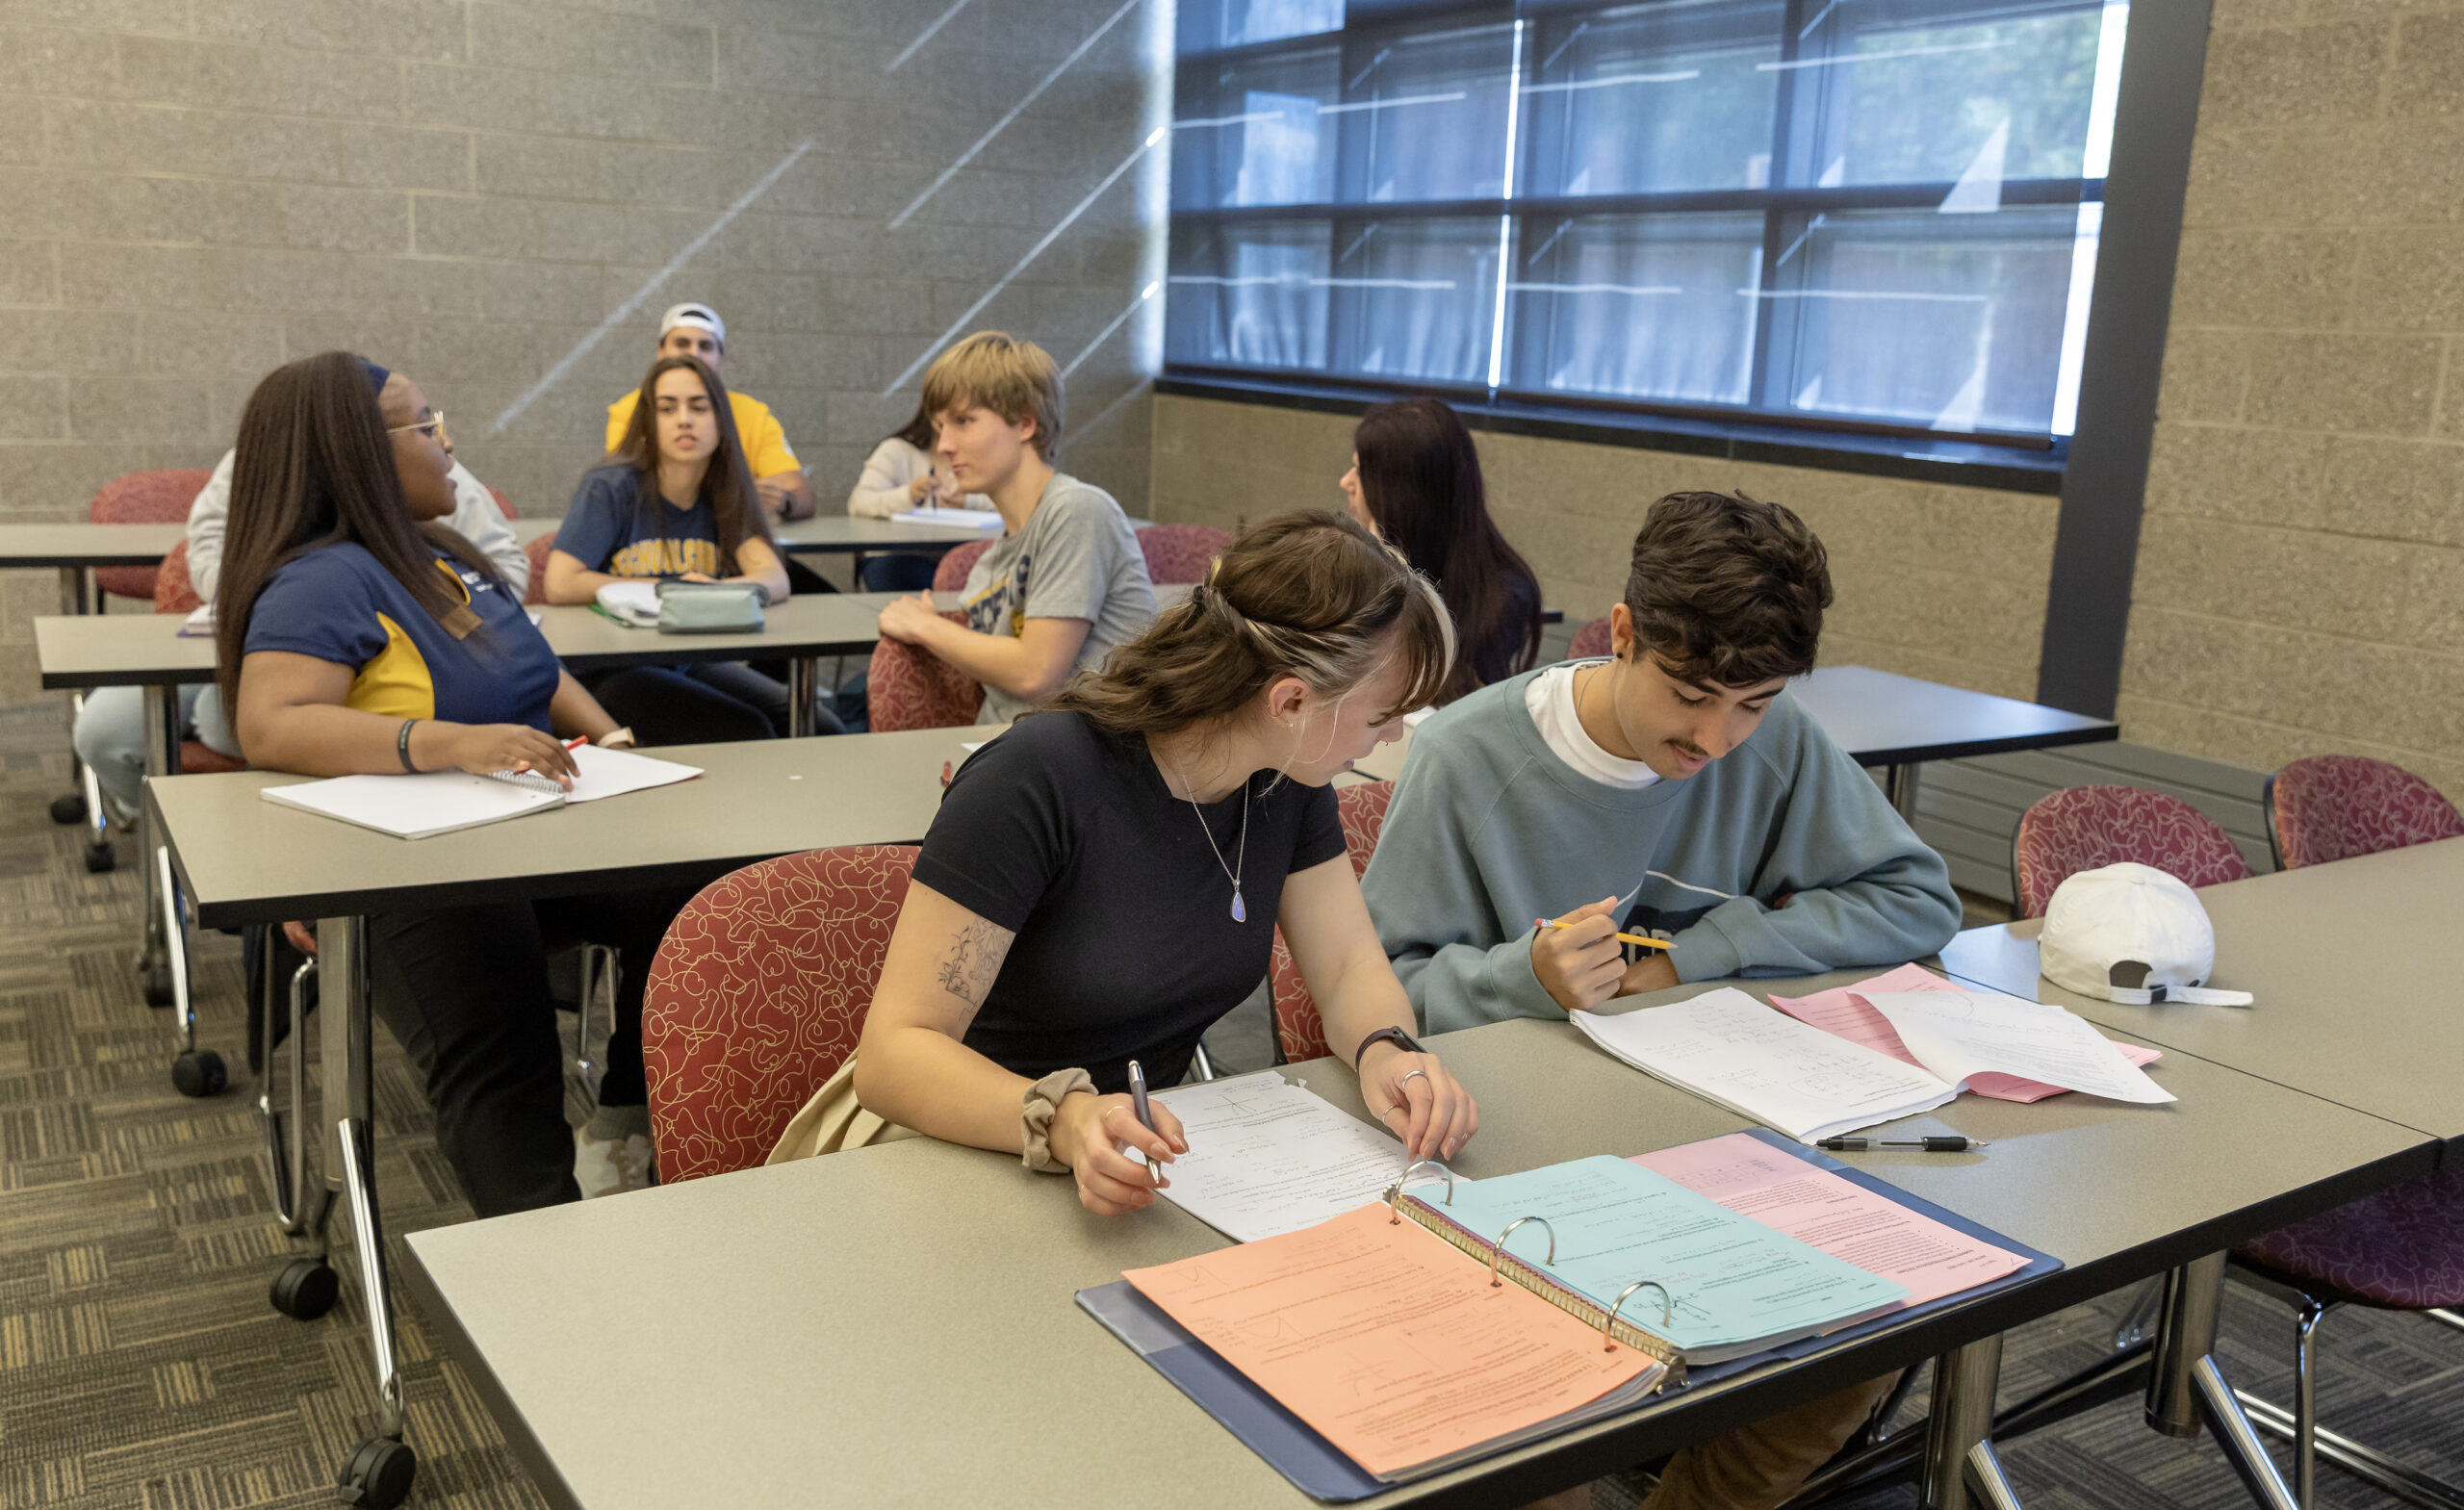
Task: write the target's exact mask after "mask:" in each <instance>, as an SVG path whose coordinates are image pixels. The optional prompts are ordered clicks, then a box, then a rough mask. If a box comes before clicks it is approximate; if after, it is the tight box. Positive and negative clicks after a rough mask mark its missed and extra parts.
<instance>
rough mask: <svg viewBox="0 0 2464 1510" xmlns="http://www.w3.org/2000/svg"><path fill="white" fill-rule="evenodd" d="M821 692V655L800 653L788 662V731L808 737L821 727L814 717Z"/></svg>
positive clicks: (794, 734)
mask: <svg viewBox="0 0 2464 1510" xmlns="http://www.w3.org/2000/svg"><path fill="white" fill-rule="evenodd" d="M820 692H821V657H820V656H818V655H798V656H796V657H795V658H794V659H792V660H790V661H788V662H787V732H788V733H789V734H791V735H793V736H794V737H796V738H798V739H806V738H809V737H811V735H812V734H813V733H814V732H815V731H816V730H817V729H819V727H820V726H819V723H818V721H817V720H815V719H814V717H813V711H814V707H813V704H814V702H815V700H816V699H817V698H818V697H819V696H820Z"/></svg>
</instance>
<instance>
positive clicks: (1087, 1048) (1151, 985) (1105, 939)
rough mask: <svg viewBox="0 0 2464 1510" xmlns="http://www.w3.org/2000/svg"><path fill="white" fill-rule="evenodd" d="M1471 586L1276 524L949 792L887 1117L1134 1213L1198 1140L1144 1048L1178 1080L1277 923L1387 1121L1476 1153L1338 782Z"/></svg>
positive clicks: (902, 970) (918, 909)
mask: <svg viewBox="0 0 2464 1510" xmlns="http://www.w3.org/2000/svg"><path fill="white" fill-rule="evenodd" d="M1453 649H1454V646H1453V631H1452V629H1451V627H1450V625H1449V623H1448V620H1447V616H1446V607H1445V604H1444V603H1443V602H1442V601H1440V600H1439V599H1438V597H1437V594H1436V591H1435V590H1434V589H1433V588H1431V587H1430V585H1429V584H1428V582H1427V581H1426V580H1425V579H1424V578H1422V577H1420V576H1417V575H1415V574H1414V573H1413V572H1412V570H1411V568H1410V567H1409V566H1407V565H1405V564H1404V562H1403V560H1402V558H1401V557H1400V556H1399V555H1398V554H1397V553H1396V552H1394V551H1393V550H1389V549H1387V548H1386V547H1384V546H1382V545H1380V544H1379V543H1378V542H1377V540H1376V539H1375V537H1373V535H1371V534H1370V533H1369V531H1367V530H1366V529H1363V528H1361V527H1360V526H1359V525H1356V524H1354V523H1352V522H1351V521H1350V520H1348V519H1345V518H1343V517H1342V516H1340V515H1336V514H1330V513H1311V514H1291V515H1285V516H1283V517H1281V518H1278V519H1274V520H1270V521H1269V522H1268V523H1266V524H1264V525H1259V526H1258V527H1257V528H1256V529H1253V530H1251V531H1250V532H1249V533H1248V534H1247V535H1245V536H1244V537H1243V538H1242V539H1241V540H1240V541H1239V542H1238V543H1237V544H1235V545H1234V546H1233V548H1232V549H1231V550H1228V551H1226V552H1225V553H1224V555H1223V557H1222V558H1221V560H1220V561H1219V563H1218V564H1217V567H1216V570H1215V573H1214V575H1213V576H1211V577H1210V578H1209V579H1208V580H1207V581H1206V582H1204V583H1202V584H1200V585H1199V586H1198V587H1197V588H1195V589H1194V590H1193V592H1192V593H1191V595H1190V599H1189V601H1188V602H1187V603H1186V604H1184V605H1182V606H1180V607H1177V608H1174V609H1172V610H1170V611H1169V612H1167V613H1165V614H1164V615H1163V616H1162V617H1161V618H1159V619H1157V620H1156V622H1155V624H1154V626H1153V627H1151V628H1149V629H1148V630H1147V631H1146V632H1145V633H1144V634H1143V635H1142V636H1140V637H1139V638H1138V639H1136V640H1134V641H1132V642H1130V643H1129V644H1127V645H1124V646H1122V647H1121V648H1120V649H1118V650H1117V651H1115V652H1114V653H1112V655H1111V657H1110V658H1109V659H1108V660H1107V661H1106V662H1105V665H1104V667H1103V669H1102V670H1101V671H1095V672H1088V673H1082V674H1081V675H1080V676H1079V677H1078V678H1076V679H1075V680H1074V681H1072V682H1071V683H1070V685H1069V686H1068V687H1067V688H1066V689H1065V691H1064V692H1063V693H1062V694H1061V696H1060V698H1059V699H1058V701H1057V702H1056V703H1055V704H1054V705H1053V710H1052V711H1049V712H1043V713H1038V714H1036V715H1034V716H1032V717H1029V718H1026V719H1022V720H1021V721H1019V723H1018V724H1017V725H1016V726H1015V727H1014V728H1013V729H1011V730H1010V731H1009V732H1008V733H1006V734H1004V735H1002V736H1001V737H1000V738H998V739H996V740H994V741H993V742H992V743H991V744H989V745H988V746H986V747H985V748H984V749H983V750H982V751H981V752H979V753H978V754H977V755H975V756H974V757H973V758H971V759H970V760H968V761H967V763H966V764H965V765H964V766H963V767H962V768H961V769H960V771H959V773H958V775H957V777H956V778H955V779H954V780H953V781H951V782H950V790H949V795H948V797H947V798H946V799H945V800H944V801H943V803H942V805H941V810H940V812H939V814H938V815H937V817H935V819H934V821H933V827H932V830H931V832H928V833H927V834H926V835H925V839H924V848H923V853H922V855H921V856H920V857H918V858H917V860H916V864H915V875H914V882H913V884H912V885H911V886H910V888H909V890H908V893H907V902H906V905H905V908H904V909H903V910H902V911H901V912H900V914H899V920H898V928H897V931H896V932H895V933H894V934H892V935H891V938H890V944H889V956H888V959H887V960H886V963H885V965H884V968H883V971H882V980H881V985H880V987H879V989H878V991H877V992H876V994H875V995H874V998H873V1005H872V1011H871V1014H870V1016H869V1017H868V1019H867V1020H866V1022H865V1025H864V1035H863V1039H862V1041H861V1043H860V1045H859V1047H858V1050H857V1057H856V1067H855V1069H854V1071H853V1079H854V1086H855V1091H856V1095H857V1097H858V1098H859V1099H860V1101H861V1103H862V1105H863V1107H864V1109H865V1110H867V1111H869V1112H871V1113H875V1114H877V1115H879V1116H881V1117H884V1118H886V1119H887V1120H889V1121H890V1122H893V1123H897V1124H903V1125H904V1126H906V1127H909V1128H911V1129H914V1130H915V1131H917V1132H921V1133H925V1134H929V1135H931V1136H933V1137H937V1138H944V1139H950V1140H951V1141H953V1142H963V1143H971V1144H973V1145H975V1146H977V1147H980V1148H992V1149H999V1150H1003V1151H1015V1152H1018V1153H1020V1154H1022V1155H1023V1156H1024V1158H1025V1161H1026V1163H1027V1164H1028V1166H1029V1167H1031V1168H1039V1169H1047V1170H1053V1171H1059V1170H1061V1169H1064V1168H1068V1169H1072V1170H1074V1171H1075V1173H1076V1176H1077V1182H1078V1198H1079V1199H1080V1200H1081V1201H1083V1202H1084V1203H1085V1204H1086V1206H1087V1207H1088V1209H1089V1210H1091V1211H1094V1212H1098V1213H1102V1214H1105V1215H1113V1214H1117V1213H1120V1212H1125V1211H1130V1210H1134V1209H1136V1208H1138V1207H1142V1206H1145V1205H1148V1204H1150V1203H1152V1202H1153V1200H1154V1198H1155V1186H1154V1183H1153V1181H1152V1179H1151V1178H1150V1176H1149V1174H1148V1172H1147V1170H1146V1169H1145V1168H1143V1167H1142V1166H1141V1165H1140V1164H1137V1163H1135V1162H1134V1161H1132V1160H1131V1159H1130V1158H1129V1157H1128V1156H1127V1155H1126V1154H1124V1153H1123V1152H1122V1148H1123V1146H1124V1145H1131V1146H1135V1147H1137V1148H1139V1149H1140V1150H1142V1152H1143V1153H1145V1154H1146V1155H1147V1156H1148V1157H1149V1158H1150V1159H1154V1160H1157V1161H1159V1162H1161V1163H1164V1164H1168V1163H1169V1162H1170V1161H1171V1159H1172V1157H1173V1155H1175V1154H1177V1153H1183V1152H1187V1151H1188V1147H1189V1143H1188V1140H1187V1139H1185V1138H1184V1137H1183V1136H1182V1131H1181V1126H1180V1123H1179V1122H1178V1121H1177V1120H1176V1119H1175V1118H1174V1117H1173V1116H1172V1114H1171V1113H1170V1112H1169V1111H1168V1110H1166V1109H1165V1108H1164V1107H1162V1106H1161V1105H1160V1104H1159V1105H1158V1106H1157V1107H1156V1108H1155V1121H1156V1128H1155V1130H1153V1131H1149V1130H1147V1129H1145V1128H1142V1127H1141V1126H1140V1125H1139V1122H1138V1119H1137V1116H1136V1114H1135V1113H1134V1112H1133V1111H1132V1110H1131V1106H1130V1099H1129V1097H1128V1096H1126V1095H1123V1094H1121V1093H1120V1092H1121V1091H1122V1090H1123V1088H1125V1085H1126V1076H1127V1064H1128V1062H1129V1061H1131V1060H1133V1059H1136V1060H1139V1061H1142V1067H1143V1069H1144V1070H1145V1072H1146V1074H1147V1076H1148V1078H1149V1080H1150V1082H1151V1083H1153V1084H1155V1085H1159V1086H1168V1085H1172V1084H1174V1083H1176V1082H1177V1081H1179V1079H1180V1078H1181V1075H1182V1073H1183V1071H1184V1069H1185V1068H1186V1067H1187V1065H1188V1063H1189V1061H1190V1056H1191V1050H1192V1048H1193V1045H1194V1044H1195V1043H1196V1042H1197V1039H1198V1036H1199V1035H1200V1034H1201V1033H1203V1032H1205V1031H1206V1029H1207V1028H1208V1027H1209V1026H1210V1025H1212V1024H1213V1023H1214V1022H1215V1020H1216V1019H1217V1018H1219V1017H1220V1016H1222V1015H1223V1014H1224V1013H1225V1012H1226V1011H1230V1010H1231V1009H1232V1008H1233V1007H1235V1006H1237V1005H1239V1003H1240V1002H1241V1000H1242V999H1243V998H1244V997H1245V996H1247V995H1248V994H1249V992H1250V991H1251V990H1252V989H1253V988H1254V987H1255V986H1256V985H1257V984H1258V982H1259V981H1260V980H1261V979H1262V978H1263V977H1264V976H1265V975H1266V972H1267V960H1268V956H1269V954H1270V952H1271V950H1272V947H1273V939H1274V930H1275V926H1276V924H1277V923H1278V922H1280V923H1281V925H1282V929H1283V935H1284V939H1285V941H1286V942H1287V943H1288V944H1289V945H1290V946H1291V949H1292V954H1293V958H1294V960H1296V961H1297V962H1298V964H1299V966H1300V973H1301V975H1302V977H1303V978H1304V979H1305V980H1306V981H1307V982H1308V985H1309V990H1310V993H1311V994H1312V995H1313V996H1314V997H1316V999H1317V1002H1318V1006H1319V1010H1320V1011H1321V1012H1322V1013H1323V1015H1324V1018H1325V1025H1326V1041H1327V1042H1328V1043H1330V1044H1332V1045H1333V1046H1334V1050H1335V1052H1336V1053H1337V1054H1338V1055H1340V1056H1342V1057H1343V1058H1344V1059H1345V1060H1347V1062H1351V1063H1353V1064H1354V1065H1355V1066H1356V1068H1357V1070H1358V1072H1359V1075H1360V1080H1361V1089H1362V1092H1363V1095H1364V1097H1365V1099H1366V1100H1367V1101H1368V1103H1369V1108H1370V1111H1371V1112H1372V1113H1375V1114H1376V1115H1378V1116H1379V1117H1380V1118H1381V1119H1383V1120H1384V1122H1385V1123H1386V1125H1387V1127H1388V1128H1389V1129H1390V1130H1392V1131H1393V1132H1395V1133H1396V1134H1398V1135H1399V1136H1400V1137H1401V1138H1402V1139H1404V1141H1405V1142H1406V1143H1408V1144H1409V1145H1410V1148H1411V1152H1412V1156H1413V1157H1414V1158H1416V1159H1418V1158H1451V1157H1452V1156H1453V1154H1454V1153H1455V1151H1456V1150H1457V1149H1459V1148H1461V1147H1462V1145H1463V1144H1464V1142H1465V1141H1466V1140H1468V1139H1470V1138H1471V1137H1472V1135H1473V1133H1474V1132H1475V1131H1476V1129H1477V1128H1478V1126H1479V1109H1478V1107H1477V1106H1476V1104H1475V1103H1474V1101H1473V1099H1472V1097H1471V1095H1470V1093H1469V1092H1467V1091H1465V1090H1464V1089H1463V1088H1462V1087H1461V1086H1460V1085H1458V1084H1456V1082H1455V1080H1454V1078H1453V1077H1452V1076H1451V1075H1450V1074H1449V1073H1448V1072H1447V1070H1446V1067H1445V1066H1444V1065H1442V1064H1440V1063H1439V1062H1438V1061H1437V1058H1436V1056H1435V1055H1432V1054H1429V1053H1426V1052H1425V1051H1423V1050H1422V1049H1421V1047H1420V1045H1419V1044H1417V1043H1416V1042H1414V1041H1413V1040H1412V1038H1411V1036H1410V1035H1411V1030H1412V1028H1413V1026H1414V1023H1413V1018H1412V1009H1411V1005H1410V1003H1409V1002H1408V1001H1407V1000H1406V998H1405V997H1404V995H1403V990H1402V987H1401V985H1399V984H1398V983H1397V981H1396V979H1395V973H1394V970H1393V969H1392V967H1390V966H1389V965H1388V964H1387V962H1386V955H1385V951H1384V950H1383V949H1382V948H1381V947H1380V946H1379V944H1378V942H1377V934H1376V931H1375V929H1373V927H1372V926H1371V925H1370V920H1369V910H1368V909H1367V908H1366V907H1364V906H1363V905H1362V903H1361V900H1360V887H1359V883H1357V882H1356V881H1355V880H1354V879H1353V877H1352V870H1351V862H1350V861H1349V860H1348V859H1347V857H1345V853H1344V836H1343V830H1342V826H1341V824H1340V822H1339V821H1338V819H1337V816H1336V809H1335V798H1334V793H1333V792H1332V791H1331V790H1330V789H1329V788H1328V787H1327V785H1326V783H1327V782H1328V781H1331V780H1333V778H1334V777H1335V775H1336V774H1337V773H1338V772H1341V771H1343V770H1345V769H1347V768H1348V767H1349V766H1350V764H1351V762H1352V761H1353V760H1354V759H1356V758H1358V757H1359V756H1362V755H1367V754H1369V752H1370V751H1371V750H1373V749H1374V748H1375V747H1376V746H1377V745H1379V744H1381V743H1383V742H1385V741H1387V740H1390V739H1393V738H1395V737H1397V736H1398V735H1399V734H1400V733H1401V731H1402V724H1401V715H1402V714H1403V713H1404V712H1405V711H1407V710H1408V709H1411V708H1415V707H1419V706H1421V705H1423V704H1425V703H1426V702H1427V701H1428V700H1429V698H1430V696H1431V695H1432V694H1433V693H1434V692H1435V690H1436V688H1437V687H1438V686H1439V684H1440V683H1442V682H1443V681H1444V680H1445V678H1446V676H1447V671H1448V668H1449V665H1450V662H1451V660H1452V657H1453Z"/></svg>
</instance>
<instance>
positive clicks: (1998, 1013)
mask: <svg viewBox="0 0 2464 1510" xmlns="http://www.w3.org/2000/svg"><path fill="white" fill-rule="evenodd" d="M1865 1000H1867V1001H1869V1002H1871V1003H1873V1006H1874V1010H1875V1011H1878V1012H1881V1013H1882V1014H1883V1015H1884V1016H1885V1017H1887V1018H1889V1019H1890V1025H1891V1027H1892V1028H1893V1029H1895V1030H1897V1032H1898V1034H1899V1041H1900V1042H1902V1043H1905V1044H1906V1045H1908V1052H1909V1053H1911V1054H1913V1055H1915V1056H1916V1057H1917V1059H1918V1060H1920V1061H1922V1062H1924V1065H1925V1067H1926V1068H1927V1069H1930V1070H1932V1071H1933V1072H1934V1073H1935V1074H1937V1075H1938V1076H1940V1077H1941V1078H1942V1079H1944V1080H1949V1081H1954V1082H1956V1083H1958V1084H1960V1085H1963V1086H1964V1085H1965V1084H1966V1083H1967V1081H1968V1078H1969V1077H1970V1076H1972V1075H1981V1074H1986V1073H1989V1072H1990V1073H1994V1074H2002V1075H2016V1076H2018V1077H2020V1078H2021V1079H2023V1080H2034V1081H2040V1082H2041V1083H2043V1084H2045V1085H2048V1086H2060V1087H2061V1088H2063V1089H2065V1090H2077V1091H2081V1092H2084V1093H2086V1094H2088V1095H2092V1096H2103V1097H2105V1098H2106V1099H2107V1100H2111V1101H2136V1102H2139V1103H2141V1104H2142V1105H2150V1106H2152V1105H2157V1104H2160V1103H2163V1102H2167V1101H2171V1100H2173V1099H2175V1098H2174V1095H2173V1093H2172V1092H2171V1091H2169V1090H2167V1089H2166V1088H2164V1087H2162V1086H2160V1085H2158V1084H2156V1082H2154V1081H2153V1080H2150V1079H2148V1078H2147V1072H2146V1071H2145V1070H2143V1069H2141V1068H2140V1067H2139V1066H2138V1065H2136V1064H2133V1063H2132V1062H2130V1061H2129V1060H2128V1059H2127V1058H2125V1057H2124V1056H2123V1054H2122V1051H2121V1048H2120V1046H2119V1045H2118V1044H2116V1043H2114V1042H2113V1041H2111V1040H2110V1039H2108V1038H2107V1037H2105V1036H2104V1035H2103V1034H2101V1033H2098V1032H2097V1031H2096V1030H2095V1029H2093V1028H2092V1027H2090V1026H2089V1025H2088V1024H2087V1023H2086V1022H2085V1021H2084V1020H2082V1019H2080V1018H2078V1017H2074V1016H2072V1015H2071V1014H2070V1013H2069V1012H2068V1011H2065V1010H2063V1009H2062V1008H2060V1007H2050V1006H2040V1005H2039V1004H2037V1003H2035V1002H2023V1001H2021V1000H2019V999H2018V998H2017V997H2015V996H2005V995H2002V994H2001V993H2000V992H1998V991H1872V992H1868V993H1865Z"/></svg>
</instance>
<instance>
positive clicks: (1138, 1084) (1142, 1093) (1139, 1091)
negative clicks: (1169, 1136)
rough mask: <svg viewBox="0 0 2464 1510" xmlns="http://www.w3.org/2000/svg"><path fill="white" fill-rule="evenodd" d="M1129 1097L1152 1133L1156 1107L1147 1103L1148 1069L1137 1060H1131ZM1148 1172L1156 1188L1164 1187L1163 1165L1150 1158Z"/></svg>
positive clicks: (1139, 1117) (1144, 1125)
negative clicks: (1144, 1068)
mask: <svg viewBox="0 0 2464 1510" xmlns="http://www.w3.org/2000/svg"><path fill="white" fill-rule="evenodd" d="M1129 1099H1130V1100H1131V1101H1132V1102H1133V1103H1134V1104H1136V1106H1137V1108H1138V1120H1139V1122H1140V1124H1141V1125H1142V1126H1143V1127H1144V1128H1145V1129H1146V1130H1147V1131H1148V1132H1150V1133H1151V1132H1153V1131H1155V1109H1154V1108H1153V1107H1151V1106H1148V1105H1147V1104H1146V1071H1144V1070H1142V1069H1141V1068H1139V1067H1138V1061H1136V1060H1131V1061H1130V1062H1129ZM1146 1173H1147V1174H1148V1176H1149V1177H1151V1178H1152V1179H1153V1180H1154V1181H1155V1187H1156V1189H1158V1190H1161V1189H1163V1186H1164V1166H1163V1165H1161V1164H1157V1163H1156V1162H1155V1161H1154V1160H1152V1159H1149V1160H1147V1161H1146Z"/></svg>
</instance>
